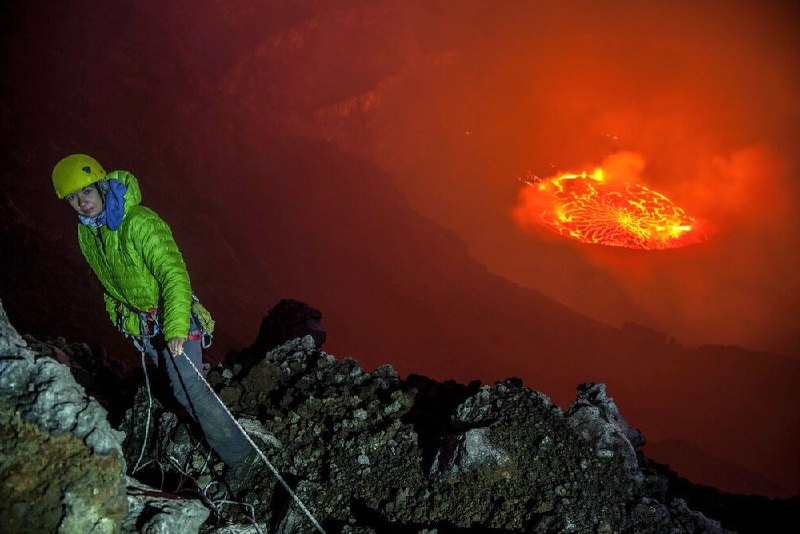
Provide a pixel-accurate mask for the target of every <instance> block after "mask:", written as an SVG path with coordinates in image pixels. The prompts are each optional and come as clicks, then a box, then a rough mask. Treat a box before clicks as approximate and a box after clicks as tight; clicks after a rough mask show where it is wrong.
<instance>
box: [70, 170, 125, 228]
mask: <svg viewBox="0 0 800 534" xmlns="http://www.w3.org/2000/svg"><path fill="white" fill-rule="evenodd" d="M127 191H128V186H127V185H125V184H123V183H122V182H120V181H119V180H109V181H108V191H107V192H106V194H105V199H104V202H103V212H102V213H101V214H100V215H98V216H96V217H85V216H83V215H81V214H78V219H79V220H80V221H81V224H85V225H86V226H91V227H92V228H99V227H101V226H103V225H106V226H108V228H109V229H110V230H116V229H117V228H119V225H120V224H122V216H123V215H125V193H126V192H127Z"/></svg>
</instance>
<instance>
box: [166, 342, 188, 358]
mask: <svg viewBox="0 0 800 534" xmlns="http://www.w3.org/2000/svg"><path fill="white" fill-rule="evenodd" d="M184 341H186V340H185V339H181V338H179V337H173V338H172V339H170V340H169V341H167V348H168V349H169V352H170V353H171V354H172V357H173V358H174V357H175V356H179V355H181V354H183V342H184Z"/></svg>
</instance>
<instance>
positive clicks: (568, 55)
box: [239, 2, 800, 356]
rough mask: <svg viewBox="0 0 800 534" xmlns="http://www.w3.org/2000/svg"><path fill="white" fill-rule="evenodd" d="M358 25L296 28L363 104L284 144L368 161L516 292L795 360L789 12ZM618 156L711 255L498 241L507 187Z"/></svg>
mask: <svg viewBox="0 0 800 534" xmlns="http://www.w3.org/2000/svg"><path fill="white" fill-rule="evenodd" d="M365 19H368V20H359V21H352V20H345V21H342V20H339V19H337V18H336V16H335V15H331V16H329V17H320V18H318V19H315V21H314V22H313V24H315V34H316V35H317V37H316V39H317V40H316V41H315V42H312V43H309V42H304V43H303V44H302V47H305V48H306V49H307V50H305V52H304V54H303V56H302V57H304V58H306V61H308V62H313V59H308V58H315V57H318V54H317V53H315V52H314V51H313V50H314V48H315V47H318V48H319V50H320V51H321V50H325V49H327V48H329V47H331V46H335V47H336V49H337V50H338V52H340V53H344V54H345V55H347V56H348V57H350V58H351V59H352V63H351V62H347V63H346V64H345V66H344V67H343V68H341V67H342V66H341V65H339V67H340V68H341V70H343V71H344V73H340V76H341V77H345V76H350V77H351V78H352V79H355V80H359V79H362V78H363V79H364V83H363V85H364V86H365V87H364V88H363V90H362V92H361V93H360V94H358V95H357V96H356V97H353V98H351V99H350V100H343V101H336V102H334V103H332V104H330V105H328V106H327V107H326V106H321V107H320V108H319V109H317V110H315V112H314V113H310V114H308V115H306V116H305V117H301V119H299V120H298V122H300V123H301V127H300V129H301V130H303V131H305V132H307V133H308V132H311V133H316V134H317V135H319V136H321V137H323V138H326V139H333V140H334V141H336V142H338V143H339V144H340V146H343V147H345V148H347V149H349V150H353V151H355V152H357V153H359V154H362V155H364V156H367V157H370V158H373V159H374V160H375V161H377V162H378V163H379V164H380V165H382V166H383V167H384V168H386V169H387V170H388V171H389V172H390V174H392V176H393V178H394V179H395V180H396V183H397V184H398V186H399V187H400V188H401V189H402V190H403V191H404V192H405V193H406V194H407V195H408V197H409V198H410V199H411V201H412V204H413V205H414V206H415V207H416V208H417V209H418V210H420V211H421V212H422V213H424V214H425V215H426V216H428V217H430V218H431V219H433V220H435V221H437V222H439V223H441V224H443V225H444V226H446V227H449V228H451V229H453V230H455V231H456V232H457V233H458V234H459V236H461V237H462V238H463V239H464V240H465V241H466V242H467V243H468V244H469V247H470V252H471V254H472V255H473V256H474V257H475V258H476V259H478V260H479V261H481V262H482V263H484V264H485V265H486V266H487V267H488V268H489V269H490V270H492V271H493V272H496V273H498V274H501V275H503V276H505V277H507V278H509V279H510V280H513V281H515V282H517V283H519V284H520V285H523V286H526V287H531V288H535V289H538V290H540V291H542V292H543V293H545V294H547V295H550V296H553V297H555V298H556V299H558V300H560V301H561V302H564V303H566V304H567V305H569V306H571V307H573V308H574V309H577V310H579V311H582V312H585V313H587V314H589V315H591V316H593V317H596V318H599V319H602V320H605V321H607V322H609V323H611V324H614V325H619V324H621V323H622V322H623V321H628V320H632V321H636V322H640V323H644V324H647V325H650V326H653V327H655V328H657V329H660V330H662V331H664V332H666V333H667V334H669V335H673V336H675V337H676V338H677V339H678V340H679V341H682V342H685V343H687V344H690V345H691V344H701V343H734V344H741V345H744V346H747V347H750V348H754V349H770V350H774V351H778V352H782V353H785V354H792V355H795V356H796V355H797V354H798V349H800V332H799V331H798V327H797V320H796V317H797V316H798V311H800V310H798V304H799V303H800V285H799V284H800V277H798V276H797V274H796V273H797V272H798V268H800V255H799V253H798V250H800V247H798V245H799V244H800V238H798V230H799V229H800V228H799V225H798V215H797V209H796V207H795V206H796V204H797V201H798V199H799V198H800V197H799V195H798V178H799V177H800V166H799V165H798V161H799V160H798V152H797V150H796V148H797V138H798V135H799V134H800V103H799V102H800V100H798V96H797V95H798V92H797V87H798V82H800V60H798V54H797V53H796V51H797V50H798V49H800V35H798V34H799V33H800V32H798V30H797V28H798V21H799V20H800V8H799V7H798V3H797V2H770V3H757V4H756V3H752V2H699V3H696V2H661V3H641V2H538V3H532V2H504V3H499V4H498V3H474V2H472V3H461V2H452V3H449V2H443V3H441V2H440V3H434V4H428V3H424V4H422V5H421V7H420V6H417V7H410V6H404V7H394V8H390V9H386V8H385V6H384V7H382V8H375V9H374V11H373V12H372V13H371V15H368V16H366V17H365ZM381 23H383V24H381ZM342 24H350V25H352V26H354V27H355V28H358V29H364V28H367V30H366V31H354V32H345V33H346V35H342V34H341V33H339V32H337V28H340V27H341V26H342ZM273 44H274V43H273ZM319 53H320V54H322V53H323V52H319ZM376 55H377V56H378V57H380V58H381V61H378V60H376V59H375V56H376ZM251 65H252V62H251V63H248V62H247V61H244V62H242V66H251ZM303 66H304V67H308V66H309V65H303ZM379 67H383V68H384V69H385V70H386V72H383V73H381V76H380V79H377V78H378V76H377V75H376V73H375V72H376V71H379V70H380V69H379ZM239 72H240V73H241V72H248V71H247V70H246V69H244V68H243V69H242V70H241V71H239ZM242 76H244V77H245V78H247V76H253V73H252V71H250V73H249V74H242ZM370 80H371V81H373V82H375V83H373V84H370V83H368V82H369V81H370ZM335 81H336V80H333V81H330V82H329V83H334V82H335ZM239 83H241V80H240V82H239ZM325 83H326V82H325V81H323V82H322V84H323V85H324V84H325ZM355 83H357V82H355ZM316 91H318V89H312V90H310V94H311V95H312V96H309V97H308V98H309V100H313V95H314V94H315V92H316ZM618 150H634V151H637V152H639V153H640V154H642V156H643V157H644V158H645V160H646V163H647V166H646V168H645V170H644V174H643V177H644V179H645V183H646V184H647V185H649V186H651V187H654V188H655V189H657V190H659V191H661V192H663V193H665V194H667V195H668V196H669V197H670V198H671V199H673V200H674V201H676V202H677V203H678V204H679V205H681V206H683V207H684V208H685V209H686V210H687V211H688V212H689V213H691V214H693V215H695V216H696V217H698V218H703V219H707V220H708V221H709V222H710V223H711V224H712V225H713V227H714V230H715V232H714V236H713V239H712V240H711V241H710V242H708V243H707V244H706V245H702V246H697V247H693V248H691V249H682V250H672V251H664V252H657V253H642V252H634V251H627V250H619V249H606V248H602V247H593V246H585V245H576V244H574V243H571V242H568V241H567V240H565V239H554V238H552V237H551V236H548V235H544V234H543V233H541V232H536V231H534V232H523V231H521V230H520V229H518V228H516V227H515V226H514V224H513V222H512V220H511V218H510V215H509V213H510V210H511V208H512V207H513V206H514V204H515V203H516V201H517V200H516V196H517V194H518V190H519V187H520V184H519V183H518V182H516V180H515V178H516V177H517V176H519V175H521V174H522V173H524V172H525V171H527V170H530V171H532V172H534V173H536V174H539V175H541V176H546V175H548V174H551V173H553V172H555V171H575V170H581V169H584V168H590V169H591V168H594V166H596V165H598V164H599V163H600V161H602V159H603V158H604V157H605V156H607V155H609V154H611V153H614V152H616V151H618Z"/></svg>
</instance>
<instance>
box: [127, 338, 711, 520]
mask: <svg viewBox="0 0 800 534" xmlns="http://www.w3.org/2000/svg"><path fill="white" fill-rule="evenodd" d="M242 369H244V368H240V370H239V372H238V373H234V372H232V371H231V370H228V369H216V370H213V371H212V373H209V376H211V375H212V374H213V375H214V376H215V378H214V381H213V382H214V386H215V388H216V390H217V391H219V392H225V393H224V394H223V397H224V398H226V399H227V400H228V401H229V402H230V407H231V409H232V410H233V412H234V414H235V415H236V417H237V418H238V420H239V422H240V423H241V425H242V426H243V427H244V428H245V429H246V430H247V432H248V433H249V434H250V435H251V437H252V439H253V440H254V442H255V443H256V444H257V445H258V446H259V447H260V448H261V450H262V451H263V453H264V454H265V456H266V457H267V458H268V459H269V461H270V462H271V463H272V465H273V466H274V467H275V468H276V469H277V471H278V472H280V473H281V474H282V475H283V477H284V478H285V481H286V483H287V484H288V485H289V486H290V487H291V488H292V489H293V491H294V492H295V493H296V494H297V496H298V498H299V499H300V500H301V501H302V502H303V503H304V504H305V505H306V506H307V507H308V509H309V510H310V511H311V513H312V514H313V515H314V517H315V518H316V519H317V520H318V521H320V523H321V524H322V525H323V527H324V528H325V529H326V530H328V531H330V532H353V533H355V532H359V533H377V532H381V533H383V532H440V533H441V532H465V531H467V530H482V531H488V530H491V531H496V532H523V531H524V532H637V531H638V532H725V531H724V530H723V529H722V527H721V526H720V525H719V523H718V522H716V521H714V520H712V519H709V518H707V517H705V516H704V515H702V514H701V513H698V512H696V511H693V510H691V509H690V508H689V507H687V505H686V503H685V501H684V500H682V499H680V498H671V497H668V496H667V495H666V494H664V493H663V492H662V493H658V492H655V491H653V490H652V488H653V484H654V475H653V474H652V473H649V474H648V477H645V475H644V473H643V471H642V469H641V468H640V464H639V460H640V456H638V455H637V453H636V451H635V448H636V447H637V446H639V445H641V444H642V443H643V442H644V439H643V437H642V436H641V434H639V433H638V431H635V430H634V429H631V428H630V427H629V426H628V425H627V423H626V422H625V420H624V418H622V416H621V415H620V414H619V412H618V410H617V408H616V405H615V404H614V402H613V400H612V399H611V398H610V397H608V396H607V395H606V392H605V386H604V385H602V384H584V385H581V386H580V388H579V391H578V397H577V399H576V400H575V402H574V403H573V405H572V406H571V407H570V409H569V411H568V412H567V414H566V415H565V414H564V413H563V412H562V411H561V409H560V408H559V407H557V406H555V405H554V404H552V403H551V402H550V400H549V399H548V398H547V397H546V396H545V395H543V394H542V393H539V392H537V391H534V390H531V389H528V388H525V387H523V385H522V383H521V381H520V380H519V379H509V380H506V381H503V382H499V383H497V384H496V385H494V386H489V385H481V384H479V383H472V384H469V385H461V384H456V383H453V382H445V383H439V382H435V381H433V380H430V379H426V378H424V377H419V376H411V377H409V378H408V379H407V380H401V379H400V378H399V376H398V375H397V373H396V372H394V370H393V369H392V368H391V367H389V366H382V367H380V368H378V369H376V370H375V371H374V372H372V373H368V372H366V371H364V370H363V369H362V368H361V367H359V365H358V364H357V363H356V362H355V361H353V360H351V359H347V358H345V359H341V360H338V359H336V358H334V357H333V356H331V355H329V354H326V353H324V352H322V351H320V350H319V348H318V346H317V344H316V343H315V340H314V339H313V338H312V337H311V336H306V337H304V338H302V339H295V340H291V341H289V342H287V343H285V344H283V345H281V346H279V347H277V348H275V349H274V350H272V351H270V352H269V353H267V354H266V356H265V357H263V358H262V359H261V360H260V361H258V362H257V363H255V365H253V366H252V368H250V369H244V370H242ZM151 415H152V428H151V431H150V433H149V437H148V442H147V443H146V445H145V460H144V462H145V463H146V464H147V463H148V462H149V464H147V465H148V467H147V468H145V469H143V470H142V472H141V474H142V475H143V476H151V477H153V478H160V477H162V472H161V471H162V470H163V477H164V479H165V480H167V481H170V480H172V481H173V483H178V484H183V485H184V488H186V484H187V481H189V482H191V484H192V485H193V487H194V491H196V492H197V493H198V494H199V495H200V496H201V499H202V500H203V501H204V502H206V503H207V505H208V506H209V507H210V508H211V510H212V513H213V518H212V519H211V520H210V525H208V526H209V527H214V528H217V529H218V530H216V531H217V532H236V531H245V530H244V529H245V528H246V525H247V524H252V523H253V522H257V523H258V524H259V525H260V528H261V529H262V530H264V531H268V532H313V531H314V527H313V526H312V524H311V522H310V520H309V519H308V518H307V517H306V516H305V514H304V512H303V511H302V510H301V509H300V508H299V507H298V506H297V505H296V504H295V502H294V501H293V499H292V497H291V496H290V495H288V493H287V492H286V490H284V489H283V487H282V484H281V483H279V482H278V481H276V478H275V476H274V475H273V473H272V471H271V470H270V469H269V468H268V467H267V466H266V465H257V466H256V467H254V469H255V470H256V472H255V473H254V474H255V476H252V475H253V473H251V476H248V477H247V478H246V480H245V481H244V482H243V483H242V484H236V483H234V484H233V485H232V486H233V487H225V485H224V484H221V483H220V482H219V481H220V480H221V473H222V472H223V469H224V468H223V466H222V464H221V462H220V461H219V459H218V458H217V457H216V455H214V454H213V453H210V452H209V450H208V448H207V446H206V445H205V444H204V442H203V441H202V433H200V432H199V431H198V430H197V429H196V428H195V427H194V426H193V423H191V422H190V420H189V419H188V418H185V417H176V415H175V414H174V413H172V412H170V411H168V410H166V409H164V408H163V407H161V406H160V405H157V406H156V408H155V409H153V411H152V414H151ZM146 419H147V397H146V396H145V394H144V393H141V392H140V394H139V395H138V396H137V402H136V404H135V405H134V407H133V408H132V409H131V410H130V411H129V412H128V413H127V415H126V418H125V421H124V429H125V430H126V431H127V432H128V437H127V439H126V443H125V448H124V449H125V452H126V455H127V458H128V462H129V463H132V462H135V461H136V456H138V454H139V452H140V450H141V446H142V443H143V441H144V436H143V429H144V426H145V421H146ZM154 466H160V467H159V468H158V469H155V468H154ZM148 470H149V471H148ZM655 478H657V476H655ZM646 482H647V483H646ZM166 489H167V490H168V491H171V490H170V489H169V488H166ZM236 525H239V526H236ZM237 529H241V530H237Z"/></svg>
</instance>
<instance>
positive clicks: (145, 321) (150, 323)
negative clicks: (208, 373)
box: [118, 295, 326, 534]
mask: <svg viewBox="0 0 800 534" xmlns="http://www.w3.org/2000/svg"><path fill="white" fill-rule="evenodd" d="M192 297H193V302H192V313H193V315H194V314H195V305H196V304H199V303H200V301H199V300H195V299H196V297H195V296H194V295H192ZM195 303H196V304H195ZM200 307H201V308H202V311H203V312H205V314H206V317H207V319H209V320H210V319H211V316H210V314H208V311H207V310H206V309H205V308H204V307H202V305H200ZM132 311H136V312H137V313H138V315H139V320H140V325H141V330H142V332H143V333H142V335H141V336H131V338H132V339H133V344H134V345H135V346H136V348H137V349H138V350H139V352H140V353H141V355H142V369H143V370H144V377H145V384H146V386H147V398H148V399H147V400H148V405H147V426H146V427H145V434H144V441H143V442H142V449H141V451H140V453H139V458H138V459H137V460H136V465H135V466H134V468H133V473H136V472H137V471H138V470H139V469H141V468H143V467H144V466H141V467H140V466H139V464H140V463H141V461H142V457H143V456H144V451H145V448H146V447H147V440H148V436H149V431H150V417H151V416H150V414H151V412H152V407H153V396H152V392H151V390H150V379H149V377H148V375H147V365H146V362H145V353H146V352H147V349H146V348H145V346H144V339H143V338H152V337H155V335H156V334H158V332H160V326H159V323H158V317H157V311H158V310H148V311H143V310H133V309H132ZM118 315H120V316H121V314H118ZM194 318H195V321H196V322H197V324H198V326H200V329H201V332H202V336H203V337H202V341H201V344H202V345H203V348H207V347H208V346H210V345H211V340H212V339H213V335H212V334H211V332H206V327H209V326H210V329H211V330H213V328H214V322H213V320H211V322H210V325H209V323H208V322H206V323H205V325H204V324H203V323H202V322H201V320H200V317H199V314H198V315H194ZM118 321H119V326H121V322H122V321H121V319H118ZM145 332H146V333H145ZM206 335H208V336H209V337H208V345H206V344H205V343H206ZM190 339H191V337H190ZM194 339H197V338H194ZM179 356H183V357H184V358H186V360H187V361H188V362H189V366H190V367H191V368H192V370H193V371H194V372H195V374H197V378H199V379H200V382H201V383H202V384H203V385H204V386H205V388H206V389H207V390H208V392H209V393H210V394H211V397H213V398H214V399H215V400H216V402H217V403H218V404H219V406H220V407H221V408H222V410H223V412H224V413H225V414H226V415H227V416H228V418H230V420H231V421H232V422H233V424H234V425H235V426H236V428H237V429H238V430H239V432H240V433H241V434H242V436H244V438H245V440H247V442H248V443H249V444H250V446H251V447H253V449H254V450H255V451H256V453H258V455H259V457H260V458H261V459H262V460H263V461H264V463H265V464H267V467H269V469H270V471H272V474H273V475H275V478H276V479H277V480H278V482H280V483H281V485H282V486H283V488H284V489H285V490H286V492H287V493H288V494H289V496H291V497H292V499H293V500H294V502H295V503H297V505H298V506H299V507H300V509H301V510H302V511H303V513H304V514H305V515H306V516H307V517H308V519H309V521H311V523H312V524H313V525H314V527H315V528H316V529H317V530H318V531H319V532H321V533H322V534H326V533H325V529H323V528H322V526H321V525H320V524H319V522H318V521H317V520H316V518H315V517H314V516H313V515H312V513H311V512H310V511H309V509H308V508H307V507H306V505H305V504H303V501H301V500H300V497H298V496H297V494H296V493H295V492H294V491H293V490H292V488H291V487H289V484H288V483H287V482H286V480H284V478H283V477H282V476H281V474H280V472H278V470H277V469H276V468H275V466H274V465H272V462H270V461H269V459H267V457H266V455H265V454H264V452H263V451H262V450H261V449H260V448H259V447H258V445H256V444H255V442H254V441H253V439H252V438H251V437H250V435H249V434H248V433H247V432H246V431H245V430H244V428H242V425H241V424H239V421H237V420H236V418H235V417H234V416H233V414H232V413H231V412H230V410H228V407H227V406H225V403H223V402H222V399H220V398H219V397H218V396H217V394H216V392H215V391H214V388H212V387H211V385H210V384H209V383H208V382H207V381H206V379H205V377H204V376H203V375H202V373H200V371H199V370H198V369H197V368H196V367H195V366H194V364H193V363H192V361H191V360H190V359H189V356H187V355H186V353H185V352H183V351H181V352H180V353H179V354H177V355H175V356H174V357H179ZM172 365H174V366H175V372H176V374H177V376H178V378H179V379H180V381H181V385H182V386H183V388H184V391H185V392H186V400H187V401H188V402H189V405H190V406H191V409H192V411H193V412H194V406H193V405H192V400H191V398H190V397H189V394H188V390H187V388H186V385H185V384H184V383H183V377H182V376H181V372H180V370H179V369H178V366H177V364H176V363H175V362H174V361H172ZM194 416H195V419H197V416H196V413H195V414H194ZM145 465H147V464H145Z"/></svg>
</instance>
